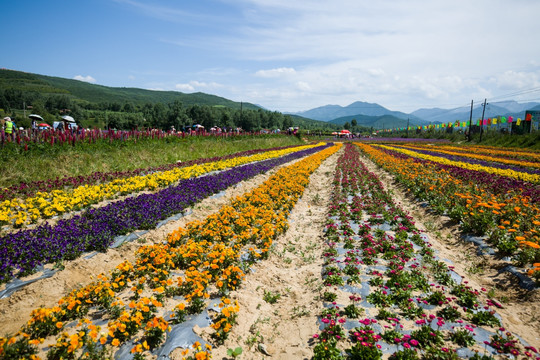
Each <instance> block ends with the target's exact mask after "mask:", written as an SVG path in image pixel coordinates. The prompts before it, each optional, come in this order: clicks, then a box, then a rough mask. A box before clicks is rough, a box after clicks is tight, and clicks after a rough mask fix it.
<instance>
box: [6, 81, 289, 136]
mask: <svg viewBox="0 0 540 360" xmlns="http://www.w3.org/2000/svg"><path fill="white" fill-rule="evenodd" d="M23 107H26V108H27V110H26V113H27V114H26V115H28V114H29V113H35V114H39V115H41V116H42V117H43V118H44V119H45V121H47V122H48V123H49V124H52V122H53V121H57V120H58V119H59V117H60V116H62V115H70V116H72V117H74V118H75V119H76V120H77V122H78V123H79V124H80V125H81V126H83V127H89V128H115V129H121V130H132V129H137V128H138V129H141V128H157V129H163V130H169V129H171V127H174V128H175V129H176V130H184V129H187V128H188V127H192V126H193V125H195V124H200V125H202V126H204V127H205V128H206V129H209V128H211V127H213V126H218V127H221V128H223V127H226V128H237V127H240V128H242V129H243V130H245V131H257V130H261V129H287V128H289V127H291V126H293V118H292V117H291V116H290V115H284V114H282V113H280V112H277V111H274V112H272V111H267V110H263V109H257V110H253V109H231V108H228V107H224V106H210V105H189V106H184V105H183V104H182V102H181V101H179V100H175V101H173V102H171V103H167V104H164V103H159V102H158V103H149V102H148V103H143V104H136V103H133V102H125V103H123V104H122V103H118V102H99V103H91V102H88V101H83V100H78V99H73V98H72V97H70V96H68V95H66V94H42V93H39V92H26V91H21V90H19V89H11V88H8V89H4V90H1V89H0V112H3V114H2V115H11V116H12V117H13V118H14V119H15V121H16V122H17V126H23V127H28V126H30V119H27V118H24V117H23V116H21V115H22V114H21V112H22V111H21V110H20V109H23Z"/></svg>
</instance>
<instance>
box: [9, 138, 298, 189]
mask: <svg viewBox="0 0 540 360" xmlns="http://www.w3.org/2000/svg"><path fill="white" fill-rule="evenodd" d="M300 143H301V141H300V140H299V139H298V138H297V137H295V136H268V135H258V136H245V137H241V138H239V137H232V138H214V137H208V138H203V137H186V138H185V139H182V138H165V139H144V140H138V141H137V142H133V141H126V142H120V141H117V142H112V143H108V142H106V141H102V142H98V143H95V144H81V145H76V146H73V147H72V146H70V145H65V146H53V147H47V146H44V147H43V149H33V150H32V151H28V152H18V151H16V153H13V151H4V150H8V149H7V148H6V149H2V151H1V153H3V156H2V158H3V157H7V155H9V157H8V158H6V159H0V160H2V161H0V187H7V186H10V185H14V184H19V183H22V182H30V181H36V180H47V179H54V178H56V177H59V178H62V177H64V176H79V175H89V174H91V173H94V172H114V171H128V170H135V169H140V168H148V167H152V166H160V165H165V164H171V163H175V162H177V161H178V160H181V161H189V160H194V159H199V158H211V157H215V156H224V155H228V154H232V153H236V152H240V151H247V150H254V149H269V148H273V147H278V146H288V145H299V144H300ZM11 150H12V149H11Z"/></svg>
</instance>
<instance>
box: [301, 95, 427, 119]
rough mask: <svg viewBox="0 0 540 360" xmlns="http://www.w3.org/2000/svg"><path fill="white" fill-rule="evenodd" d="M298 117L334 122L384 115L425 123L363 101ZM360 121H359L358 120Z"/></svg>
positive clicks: (305, 113)
mask: <svg viewBox="0 0 540 360" xmlns="http://www.w3.org/2000/svg"><path fill="white" fill-rule="evenodd" d="M296 114H297V115H301V116H305V117H308V118H310V119H316V120H322V121H332V120H334V119H340V118H344V117H348V116H353V117H354V116H360V115H365V116H373V117H377V116H379V117H380V116H384V115H392V116H394V117H395V118H398V119H404V120H405V123H406V121H407V119H408V118H409V119H410V120H411V121H415V122H418V123H421V124H424V123H425V121H423V120H422V119H420V118H417V117H416V116H411V114H405V113H403V112H401V111H392V110H388V109H387V108H385V107H383V106H381V105H379V104H375V103H368V102H363V101H356V102H354V103H352V104H350V105H347V106H345V107H343V106H340V105H325V106H321V107H317V108H314V109H311V110H307V111H302V112H299V113H296ZM357 121H358V119H357Z"/></svg>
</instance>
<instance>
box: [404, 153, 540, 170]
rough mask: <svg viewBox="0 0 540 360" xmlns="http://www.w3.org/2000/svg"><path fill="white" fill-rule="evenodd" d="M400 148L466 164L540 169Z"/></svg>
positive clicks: (510, 168) (501, 167) (504, 168)
mask: <svg viewBox="0 0 540 360" xmlns="http://www.w3.org/2000/svg"><path fill="white" fill-rule="evenodd" d="M400 148H404V149H407V150H409V151H414V152H417V153H419V154H425V155H431V156H438V157H441V158H445V159H448V160H452V161H460V162H464V163H468V164H474V165H482V166H488V167H492V168H496V169H503V170H513V171H517V172H523V173H528V174H540V170H537V169H530V168H524V167H520V166H512V165H506V164H501V163H497V162H492V161H484V160H476V159H471V158H467V157H466V156H458V155H449V154H443V153H440V152H438V151H430V150H419V149H415V148H409V147H406V146H403V147H400Z"/></svg>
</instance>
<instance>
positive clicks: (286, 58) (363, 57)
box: [0, 0, 540, 112]
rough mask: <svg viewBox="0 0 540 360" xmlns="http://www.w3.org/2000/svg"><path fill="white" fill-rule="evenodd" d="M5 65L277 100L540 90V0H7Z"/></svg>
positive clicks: (535, 93)
mask: <svg viewBox="0 0 540 360" xmlns="http://www.w3.org/2000/svg"><path fill="white" fill-rule="evenodd" d="M0 10H1V11H0V12H1V14H2V22H1V24H2V29H1V31H0V54H1V57H0V67H3V68H8V69H13V70H20V71H27V72H32V73H38V74H43V75H50V76H59V77H64V78H70V79H79V80H82V81H88V82H91V83H94V84H99V85H105V86H118V87H138V88H145V89H154V90H177V91H181V92H186V93H190V92H197V91H201V92H205V93H210V94H215V95H218V96H223V97H226V98H228V99H231V100H234V101H245V102H251V103H255V104H259V105H262V106H264V107H266V108H268V109H270V110H277V111H284V112H285V111H290V112H296V111H302V110H308V109H311V108H314V107H317V106H322V105H326V104H337V105H342V106H345V105H348V104H350V103H352V102H354V101H367V102H376V103H379V104H381V105H383V106H385V107H387V108H389V109H390V110H399V111H404V112H412V111H414V110H417V109H419V108H430V107H441V108H453V107H457V106H466V105H467V104H470V101H471V99H474V100H475V102H480V101H481V100H483V99H484V98H488V101H490V100H491V99H493V100H494V101H496V100H508V99H513V100H517V101H520V102H523V101H528V100H533V101H540V46H539V45H538V44H539V41H540V40H539V36H540V27H539V25H538V14H540V1H538V0H474V1H471V0H454V1H448V0H445V1H441V0H431V1H427V0H381V1H373V0H370V1H365V0H333V1H320V0H236V1H234V0H197V1H195V0H193V1H191V0H153V1H150V0H149V1H143V0H48V1H38V0H33V1H30V0H16V1H7V0H2V2H1V4H0Z"/></svg>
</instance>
